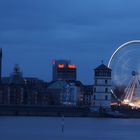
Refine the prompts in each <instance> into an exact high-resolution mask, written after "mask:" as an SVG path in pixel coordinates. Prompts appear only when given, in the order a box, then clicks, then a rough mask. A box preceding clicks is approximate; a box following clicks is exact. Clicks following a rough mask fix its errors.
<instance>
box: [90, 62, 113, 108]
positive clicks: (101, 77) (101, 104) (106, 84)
mask: <svg viewBox="0 0 140 140" xmlns="http://www.w3.org/2000/svg"><path fill="white" fill-rule="evenodd" d="M94 80H95V81H94V86H93V98H92V106H93V107H97V108H103V109H109V108H110V107H111V69H110V68H108V67H107V66H106V65H104V64H101V65H100V66H99V67H97V68H96V69H95V70H94Z"/></svg>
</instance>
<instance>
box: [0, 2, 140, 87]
mask: <svg viewBox="0 0 140 140" xmlns="http://www.w3.org/2000/svg"><path fill="white" fill-rule="evenodd" d="M133 39H140V0H0V46H1V47H2V48H3V53H4V57H3V75H4V76H8V75H9V74H10V73H11V72H12V69H13V66H14V64H19V65H20V67H21V68H22V70H23V74H24V76H32V77H38V78H41V79H43V80H45V81H50V80H51V79H52V64H51V62H52V60H53V59H70V60H71V61H72V63H73V64H75V65H76V66H77V71H78V73H77V74H78V80H81V81H82V82H83V83H86V84H92V83H93V69H94V68H95V67H97V66H98V65H100V64H101V60H104V63H105V64H107V63H108V60H109V58H110V56H111V54H112V53H113V51H114V50H115V49H116V48H117V47H118V46H119V45H121V44H122V43H125V42H126V41H129V40H133Z"/></svg>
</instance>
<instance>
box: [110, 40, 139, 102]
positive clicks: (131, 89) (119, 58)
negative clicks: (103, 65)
mask: <svg viewBox="0 0 140 140" xmlns="http://www.w3.org/2000/svg"><path fill="white" fill-rule="evenodd" d="M108 67H109V68H111V69H112V82H113V85H114V86H119V87H120V86H124V87H126V88H125V95H124V98H123V102H124V103H128V104H129V103H131V104H132V102H133V101H134V100H137V99H139V100H140V40H133V41H129V42H126V43H124V44H122V45H121V46H120V47H118V48H117V49H116V50H115V52H114V53H113V54H112V56H111V58H110V60H109V62H108Z"/></svg>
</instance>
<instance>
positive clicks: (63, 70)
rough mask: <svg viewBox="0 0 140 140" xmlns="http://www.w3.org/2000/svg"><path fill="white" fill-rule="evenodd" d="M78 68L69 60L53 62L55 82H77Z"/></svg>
mask: <svg viewBox="0 0 140 140" xmlns="http://www.w3.org/2000/svg"><path fill="white" fill-rule="evenodd" d="M76 72H77V70H76V66H75V65H73V64H71V62H70V61H69V60H54V61H53V81H56V80H76V76H77V75H76Z"/></svg>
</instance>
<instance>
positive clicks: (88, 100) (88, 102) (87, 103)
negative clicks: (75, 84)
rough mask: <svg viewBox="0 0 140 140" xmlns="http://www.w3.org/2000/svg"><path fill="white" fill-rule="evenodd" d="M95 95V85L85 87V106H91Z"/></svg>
mask: <svg viewBox="0 0 140 140" xmlns="http://www.w3.org/2000/svg"><path fill="white" fill-rule="evenodd" d="M92 95H93V85H84V94H83V105H85V106H91V103H92Z"/></svg>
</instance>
